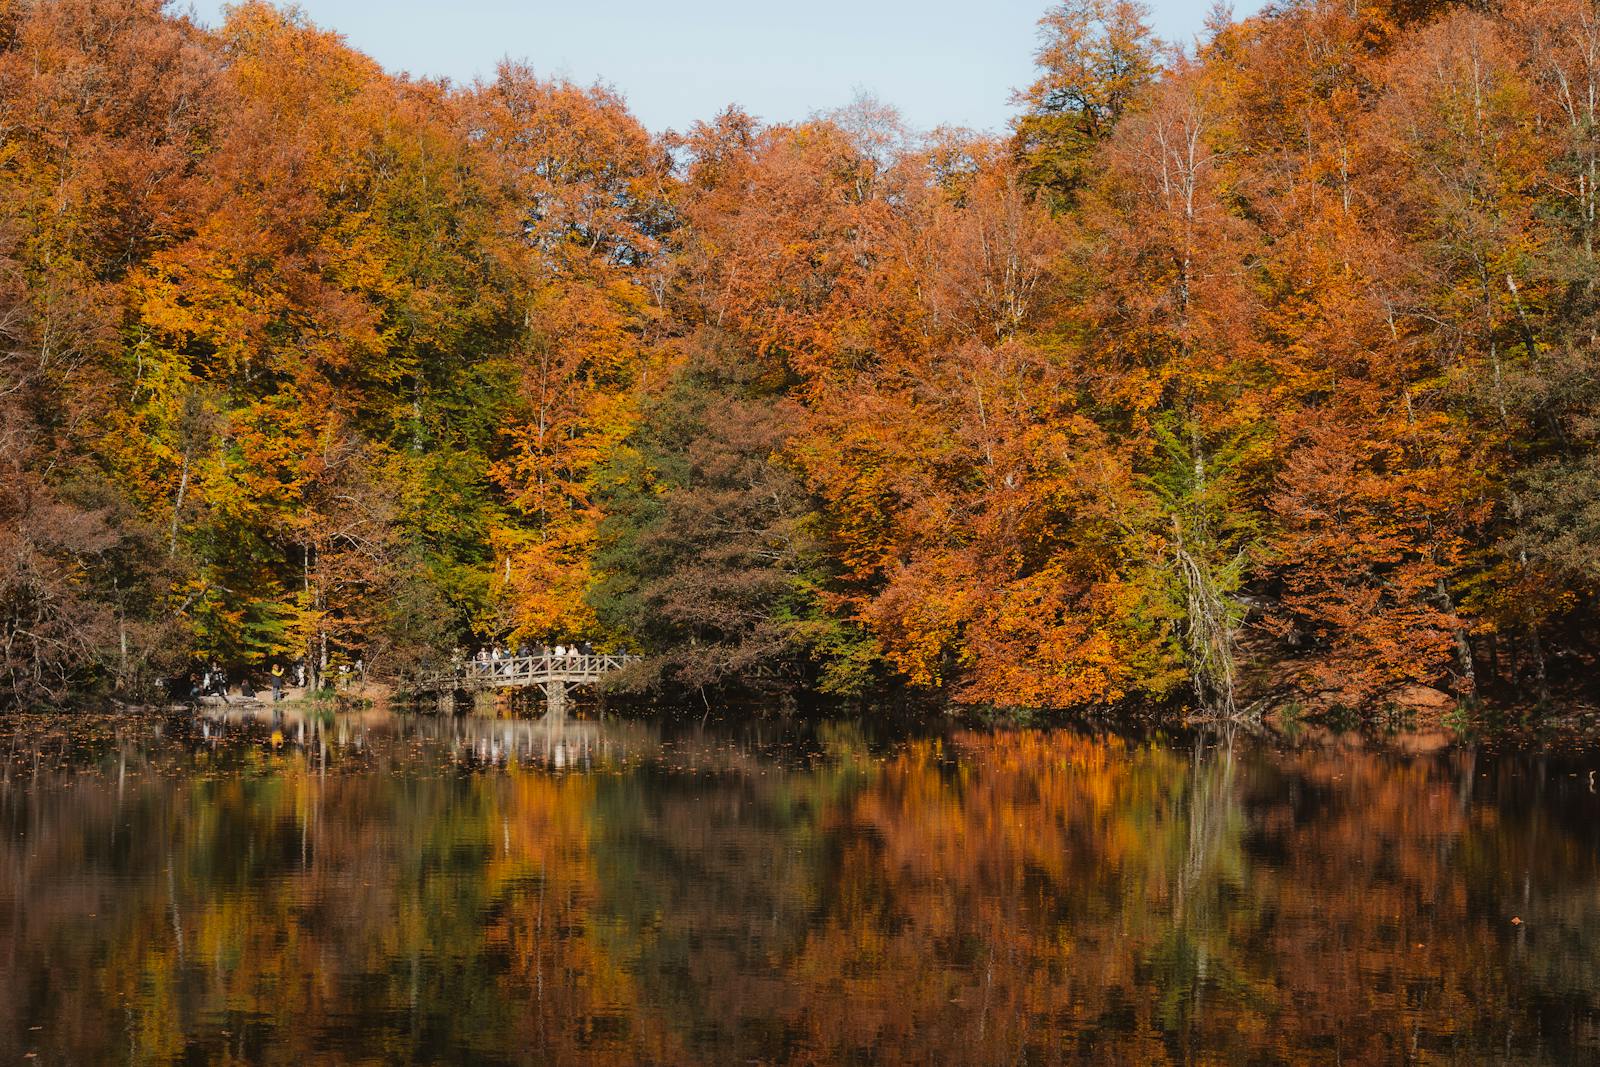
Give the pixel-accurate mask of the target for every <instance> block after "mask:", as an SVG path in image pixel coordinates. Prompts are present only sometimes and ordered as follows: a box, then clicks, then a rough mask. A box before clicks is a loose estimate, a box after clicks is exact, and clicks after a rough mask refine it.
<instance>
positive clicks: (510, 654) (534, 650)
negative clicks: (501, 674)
mask: <svg viewBox="0 0 1600 1067" xmlns="http://www.w3.org/2000/svg"><path fill="white" fill-rule="evenodd" d="M594 654H595V651H594V646H593V645H591V644H590V643H589V642H587V641H577V642H574V643H572V644H570V645H567V644H557V645H554V646H549V645H544V644H536V645H528V644H526V643H524V644H520V645H518V646H516V648H514V649H512V648H504V647H502V646H500V645H491V646H490V647H488V648H480V649H478V652H477V654H476V655H474V656H473V657H472V661H473V662H474V663H477V664H480V665H484V664H494V663H499V662H501V661H502V660H508V659H528V658H533V659H544V658H545V657H547V656H553V657H555V658H556V659H567V658H569V657H572V656H592V655H594Z"/></svg>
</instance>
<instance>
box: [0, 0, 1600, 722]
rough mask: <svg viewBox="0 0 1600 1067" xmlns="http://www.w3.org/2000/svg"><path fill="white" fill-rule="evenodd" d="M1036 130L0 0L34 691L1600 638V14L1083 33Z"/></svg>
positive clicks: (1228, 692)
mask: <svg viewBox="0 0 1600 1067" xmlns="http://www.w3.org/2000/svg"><path fill="white" fill-rule="evenodd" d="M1041 14H1042V19H1041V21H1040V24H1039V37H1038V42H1037V53H1036V63H1037V66H1036V69H1035V70H1034V71H1032V72H1031V73H1030V72H1029V71H1027V70H1019V71H1018V72H1017V76H1016V82H1017V84H1018V86H1019V88H1018V90H1017V92H1016V96H1015V99H1014V101H1013V104H1014V114H1015V116H1016V117H1015V120H1014V123H1013V125H1012V128H1011V129H1010V130H1008V131H1003V132H1001V133H999V134H979V133H973V132H970V131H965V130H960V129H938V130H933V131H917V130H911V129H907V128H906V127H905V125H904V124H903V123H902V122H901V120H900V119H899V117H898V116H897V115H896V114H895V113H894V111H893V110H892V109H890V108H888V107H887V106H885V105H883V104H881V103H879V102H877V101H875V100H873V99H871V98H865V97H864V98H862V99H860V100H859V101H858V102H857V103H856V104H854V105H853V106H851V107H848V108H846V109H844V110H841V111H837V112H829V113H819V114H818V115H817V116H816V117H814V118H813V119H812V120H810V121H806V122H803V123H799V124H770V123H765V122H763V121H761V120H760V119H758V118H756V117H754V116H752V115H749V114H747V113H745V112H744V111H742V110H741V109H739V108H738V107H730V108H729V109H728V110H726V111H724V112H723V113H721V114H719V115H715V116H709V117H707V118H706V120H705V121H703V122H701V123H698V124H696V125H694V126H693V127H692V128H689V129H687V130H685V131H679V132H669V133H666V134H661V135H655V134H652V133H651V132H649V131H647V130H646V129H645V128H644V127H643V126H642V125H641V124H640V123H639V122H638V121H637V120H636V119H635V118H634V117H633V116H632V115H631V114H630V112H629V110H628V108H627V105H626V103H625V101H624V100H622V99H621V98H620V97H619V96H618V95H617V94H615V93H614V92H613V91H611V90H609V89H608V88H606V87H604V86H593V87H589V86H582V85H576V84H572V83H569V82H567V81H563V80H560V79H550V78H547V77H546V76H544V75H543V74H542V73H541V72H539V71H535V70H533V69H531V68H529V67H528V66H526V65H522V64H519V63H516V62H511V61H508V62H505V63H503V64H501V66H500V67H499V69H498V70H497V71H496V72H495V74H494V75H493V77H492V78H487V79H485V80H481V81H479V82H476V83H474V84H470V85H456V84H450V83H445V82H437V81H430V80H419V79H414V78H409V77H405V76H400V75H396V74H393V73H390V72H386V71H385V70H383V69H382V68H381V67H379V66H378V65H377V64H376V63H375V62H373V61H372V60H370V59H368V58H367V57H365V56H364V55H362V54H360V53H359V52H357V51H355V50H353V49H352V48H351V47H349V46H348V45H347V44H346V43H345V42H344V41H343V40H342V39H341V38H340V37H339V36H337V35H336V34H333V33H330V32H326V31H324V30H321V29H319V28H318V27H316V26H314V25H312V24H310V23H309V22H308V21H307V20H306V19H305V18H304V17H302V16H301V15H299V14H297V13H295V12H293V11H292V10H290V9H286V8H279V7H274V6H271V5H268V4H265V3H260V2H248V3H242V4H239V5H238V6H235V7H233V8H231V9H229V13H228V16H227V18H226V20H225V21H224V22H223V23H221V24H220V25H218V26H217V27H215V28H206V27H203V26H199V25H197V24H195V23H194V22H192V21H191V20H190V19H189V18H187V17H185V16H183V15H182V14H180V13H179V12H178V10H177V8H175V7H174V6H172V5H168V4H166V3H164V2H162V0H115V2H113V0H0V670H3V672H4V679H3V680H0V705H4V704H6V703H14V704H22V705H38V704H48V703H59V702H63V701H66V700H68V699H69V698H71V697H73V696H74V695H76V694H84V693H96V694H115V695H118V696H120V697H122V698H124V699H128V700H147V699H151V698H152V697H153V695H154V694H155V693H156V692H157V686H158V683H159V682H160V680H161V679H165V678H171V677H173V676H175V675H179V674H182V673H183V672H184V671H185V670H188V669H189V668H190V666H191V665H192V664H194V663H197V662H211V661H215V662H220V663H225V664H230V665H261V664H265V663H267V662H269V661H272V660H298V659H303V660H304V661H305V662H306V663H308V664H310V665H311V669H312V672H313V676H314V678H315V676H316V675H318V674H321V675H326V674H328V673H329V672H332V671H335V670H337V669H338V667H339V666H340V665H345V664H349V663H351V662H354V661H356V660H358V659H359V660H360V661H361V662H362V664H363V666H364V668H365V669H366V670H368V671H370V672H371V673H372V674H374V675H375V676H377V677H379V678H387V679H404V678H406V677H408V676H412V675H415V674H417V673H418V672H420V671H423V670H425V669H428V667H429V665H430V664H433V663H437V662H439V661H440V660H441V658H443V657H445V656H448V655H449V654H450V651H451V650H452V649H454V648H473V647H477V646H480V645H482V644H483V643H485V642H504V643H507V644H515V643H522V642H530V643H531V642H546V641H557V640H571V641H579V640H582V641H585V642H592V643H593V644H594V645H595V646H597V647H602V648H608V649H618V650H628V651H633V652H638V653H641V654H642V655H643V656H644V657H645V664H644V665H645V668H646V669H645V670H644V671H643V672H642V673H641V674H640V676H639V677H638V679H637V680H636V684H637V685H639V686H641V687H649V688H653V689H655V690H657V691H662V692H683V691H692V690H700V691H717V690H730V689H733V688H735V687H739V686H749V685H752V684H754V680H763V684H773V683H774V682H775V681H776V682H777V683H780V684H784V685H788V686H791V687H793V688H794V689H796V690H803V691H808V692H820V693H824V694H829V695H832V696H836V697H840V698H852V697H858V696H862V695H865V694H873V693H884V692H890V691H893V692H897V693H903V694H909V695H912V696H914V697H917V698H919V699H921V698H928V699H936V700H940V701H952V702H955V703H958V704H963V705H974V706H982V707H991V708H996V709H1002V710H1004V709H1014V708H1049V709H1066V708H1107V707H1112V708H1114V707H1118V706H1129V705H1133V704H1142V705H1154V704H1160V703H1171V704H1175V705H1183V706H1188V707H1203V708H1210V709H1214V710H1217V711H1220V712H1223V713H1228V712H1232V711H1234V710H1238V709H1245V708H1247V707H1250V706H1253V705H1255V704H1257V703H1259V702H1260V701H1262V700H1263V699H1268V698H1272V697H1278V698H1282V699H1289V698H1291V697H1292V698H1294V699H1304V700H1308V701H1318V702H1321V703H1322V704H1324V705H1326V706H1340V707H1349V708H1357V709H1361V708H1376V707H1380V706H1382V705H1383V704H1384V702H1385V701H1388V700H1391V699H1393V697H1394V694H1396V693H1399V692H1402V691H1404V690H1407V689H1409V688H1415V687H1418V686H1426V687H1430V688H1431V689H1438V690H1442V691H1444V692H1445V693H1448V694H1450V695H1451V697H1452V698H1455V699H1463V700H1465V699H1484V700H1509V701H1522V702H1529V703H1532V702H1538V701H1541V700H1544V699H1547V698H1550V697H1552V695H1556V696H1559V695H1560V694H1570V693H1575V692H1578V691H1580V690H1581V689H1582V688H1583V687H1584V686H1585V685H1587V684H1592V678H1593V677H1594V675H1595V668H1596V659H1597V657H1600V606H1597V603H1596V599H1595V593H1596V589H1597V587H1600V452H1597V450H1596V444H1597V440H1600V259H1597V249H1596V238H1597V236H1600V9H1597V8H1596V7H1595V6H1594V4H1593V3H1591V2H1590V0H1501V2H1498V3H1494V2H1482V3H1466V2H1454V3H1452V2H1449V0H1284V2H1281V3H1275V4H1273V5H1271V6H1269V7H1268V8H1267V9H1266V10H1265V11H1264V12H1262V13H1261V14H1259V15H1256V16H1253V17H1249V18H1244V19H1237V20H1236V19H1234V18H1232V17H1231V16H1230V15H1228V14H1227V13H1226V12H1221V11H1219V12H1218V13H1217V14H1216V15H1214V16H1213V17H1212V19H1211V20H1210V22H1209V24H1208V28H1207V30H1206V32H1205V33H1204V34H1203V36H1202V37H1201V39H1200V40H1199V41H1198V42H1196V43H1192V44H1190V45H1188V46H1186V47H1176V46H1173V45H1171V44H1169V43H1166V42H1162V41H1160V40H1157V39H1156V38H1155V36H1154V35H1153V32H1152V30H1151V29H1150V27H1149V16H1148V14H1147V13H1146V12H1145V11H1144V10H1143V9H1142V8H1141V6H1140V5H1139V4H1137V3H1135V2H1133V0H1066V2H1065V3H1061V4H1059V5H1057V6H1055V7H1051V8H1049V9H1048V10H1045V11H1042V12H1041Z"/></svg>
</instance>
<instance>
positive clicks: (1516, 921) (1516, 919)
mask: <svg viewBox="0 0 1600 1067" xmlns="http://www.w3.org/2000/svg"><path fill="white" fill-rule="evenodd" d="M1511 925H1512V926H1521V925H1522V917H1521V916H1520V915H1513V916H1512V917H1511Z"/></svg>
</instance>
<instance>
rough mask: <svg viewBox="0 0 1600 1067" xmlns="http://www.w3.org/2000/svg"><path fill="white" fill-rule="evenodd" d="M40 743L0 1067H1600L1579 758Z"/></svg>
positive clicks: (205, 741)
mask: <svg viewBox="0 0 1600 1067" xmlns="http://www.w3.org/2000/svg"><path fill="white" fill-rule="evenodd" d="M49 725H50V726H51V729H50V730H48V731H47V736H45V737H44V739H43V740H39V741H35V740H34V738H36V737H37V736H38V731H39V730H40V728H41V723H40V722H38V721H33V722H27V723H20V724H13V725H12V726H11V727H8V729H10V730H11V731H12V732H11V733H7V734H6V735H4V736H3V737H0V742H3V744H4V748H3V750H0V751H3V752H4V753H5V754H6V762H5V763H4V765H3V771H0V990H4V991H5V992H6V995H5V996H4V997H0V1061H4V1062H19V1061H20V1060H21V1059H22V1057H24V1056H25V1055H27V1054H29V1053H33V1054H35V1055H34V1057H33V1058H32V1059H30V1060H28V1062H31V1063H85V1064H90V1063H93V1064H98V1063H177V1062H182V1063H232V1062H260V1063H273V1064H278V1063H283V1064H290V1063H294V1064H308V1063H396V1062H439V1063H490V1064H493V1063H507V1064H512V1063H572V1064H587V1063H618V1064H623V1063H638V1062H658V1063H734V1062H757V1063H836V1062H839V1063H886V1064H895V1063H941V1064H949V1063H1030V1064H1034V1063H1045V1064H1048V1063H1068V1062H1094V1063H1162V1062H1174V1063H1188V1062H1219V1063H1242V1062H1251V1063H1274V1062H1282V1063H1297V1064H1298V1063H1368V1062H1370V1063H1396V1062H1421V1063H1431V1062H1439V1063H1454V1062H1461V1063H1468V1062H1479V1061H1482V1060H1491V1059H1492V1060H1493V1061H1494V1062H1512V1063H1552V1064H1558V1063H1559V1064H1565V1063H1580V1062H1595V1061H1600V797H1597V796H1596V795H1595V794H1594V792H1593V788H1594V786H1593V781H1592V779H1591V778H1590V777H1589V776H1588V771H1589V769H1592V768H1593V767H1596V766H1600V762H1597V761H1596V760H1595V759H1594V758H1592V757H1567V758H1557V757H1543V756H1538V755H1528V754H1520V755H1515V756H1491V755H1488V754H1486V753H1473V752H1467V751H1458V752H1449V753H1435V754H1429V755H1421V756H1412V757H1403V756H1397V755H1379V754H1374V753H1372V752H1369V751H1361V750H1344V749H1329V748H1326V747H1317V748H1309V747H1308V748H1305V749H1302V750H1297V751H1295V750H1284V749H1282V748H1272V747H1267V746H1262V745H1259V744H1255V743H1251V742H1246V741H1244V740H1242V739H1235V740H1234V741H1233V742H1232V743H1231V744H1227V743H1223V742H1222V741H1221V740H1220V739H1218V738H1210V739H1204V738H1200V739H1197V738H1181V739H1180V738H1164V737H1147V738H1139V739H1134V738H1123V737H1117V736H1112V735H1108V734H1094V733H1089V732H1083V731H1074V730H1060V731H1044V732H1032V731H1029V732H1017V733H1004V734H998V735H988V734H981V733H962V732H954V733H949V734H946V735H944V736H941V737H925V738H912V739H900V740H896V741H882V742H874V741H869V739H868V738H867V737H866V736H865V735H864V734H863V732H862V731H861V730H860V729H858V728H856V727H852V726H849V725H829V726H822V727H816V728H811V729H804V730H793V731H788V732H786V731H785V730H783V729H782V728H779V727H776V726H767V727H752V728H750V729H749V730H747V731H745V732H743V733H741V734H729V733H723V732H717V731H706V732H700V731H697V730H694V729H692V728H681V729H676V730H673V729H668V730H665V731H664V730H663V729H661V728H659V727H656V726H650V725H642V724H636V723H635V724H629V723H610V722H608V723H606V724H604V725H597V724H594V723H590V722H570V723H568V724H567V725H566V726H565V727H564V728H560V729H556V728H547V727H546V726H544V725H543V724H539V723H531V722H526V721H521V722H510V721H503V720H501V721H496V720H487V719H478V718H462V719H455V720H448V719H445V720H441V719H435V718H418V719H395V718H391V717H389V716H387V715H385V714H377V713H375V714H372V715H368V716H354V717H341V718H339V719H338V720H334V721H306V720H301V719H297V718H292V717H291V718H289V719H286V720H285V722H284V723H283V726H282V730H281V733H282V735H283V739H282V741H281V743H278V744H274V743H273V741H272V739H271V737H270V735H271V732H272V726H271V724H270V723H263V722H260V721H256V720H253V719H250V718H248V717H243V716H235V717H234V718H232V719H231V720H230V719H220V718H219V719H211V720H191V719H189V718H186V717H182V716H179V717H174V718H162V719H151V720H138V721H126V720H124V721H117V720H106V719H80V720H73V721H71V722H69V723H64V722H61V721H51V722H50V723H49ZM24 738H28V740H24Z"/></svg>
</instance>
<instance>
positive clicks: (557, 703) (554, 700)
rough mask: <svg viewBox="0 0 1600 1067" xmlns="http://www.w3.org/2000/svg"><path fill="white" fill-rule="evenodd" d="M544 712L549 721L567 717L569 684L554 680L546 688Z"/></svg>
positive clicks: (547, 683)
mask: <svg viewBox="0 0 1600 1067" xmlns="http://www.w3.org/2000/svg"><path fill="white" fill-rule="evenodd" d="M544 712H545V717H546V718H549V719H564V718H566V717H567V683H566V682H562V681H557V680H556V679H554V678H552V679H550V681H548V682H546V683H545V686H544Z"/></svg>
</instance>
